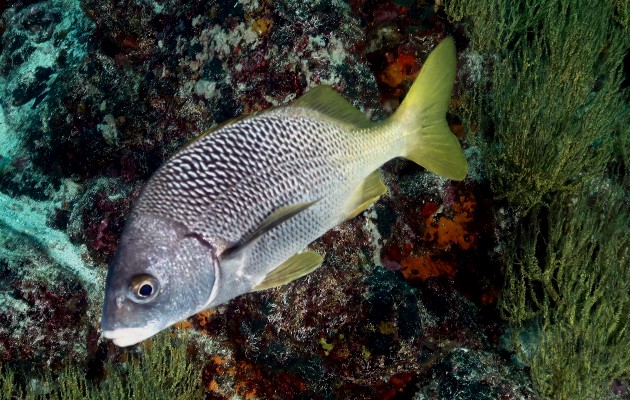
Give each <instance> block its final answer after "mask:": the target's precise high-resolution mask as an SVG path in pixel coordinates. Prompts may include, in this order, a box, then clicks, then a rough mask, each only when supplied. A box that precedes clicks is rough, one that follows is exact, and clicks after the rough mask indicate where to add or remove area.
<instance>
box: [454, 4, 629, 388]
mask: <svg viewBox="0 0 630 400" xmlns="http://www.w3.org/2000/svg"><path fill="white" fill-rule="evenodd" d="M629 4H630V3H629V2H628V1H625V0H622V1H604V2H600V3H598V6H597V7H594V6H592V5H591V4H589V3H588V2H581V1H578V0H527V1H524V2H508V1H501V0H488V1H474V0H463V1H456V2H455V1H453V2H449V3H448V4H447V6H446V8H447V13H448V14H449V15H450V16H451V18H453V19H454V20H456V21H462V25H463V26H464V27H465V29H466V32H467V35H468V37H469V38H470V39H471V42H470V46H469V49H468V50H467V52H466V53H465V54H464V55H463V57H464V58H465V59H467V60H475V59H477V60H478V59H482V60H483V61H481V62H479V61H477V64H478V65H482V66H483V67H485V71H486V73H485V74H483V73H482V74H478V75H475V74H471V76H473V77H474V78H475V79H471V82H468V83H469V84H470V83H472V87H470V85H469V87H467V88H466V89H464V90H463V92H462V98H461V101H460V103H461V105H462V107H461V109H460V112H461V116H462V119H463V122H464V125H465V126H466V127H467V128H469V131H475V130H476V132H475V133H474V134H472V135H471V136H472V137H471V138H470V139H471V140H472V142H473V143H474V144H475V145H476V146H478V148H479V149H480V150H481V153H482V155H483V160H484V165H483V166H484V171H483V174H484V175H485V177H486V178H487V179H488V180H489V182H490V185H491V187H492V190H493V193H494V195H495V197H496V199H497V200H498V201H499V203H498V204H501V205H502V206H505V207H506V209H507V210H508V212H511V215H513V217H514V218H513V221H514V223H513V225H510V224H508V227H507V228H504V229H503V235H502V237H500V238H499V239H500V240H501V242H502V249H503V252H502V253H503V256H504V260H505V269H504V273H505V286H504V288H503V291H502V294H501V298H500V301H499V309H500V311H501V313H502V316H503V317H504V318H505V319H506V320H507V321H508V322H509V323H510V325H511V326H512V328H514V329H513V330H514V332H515V333H516V334H514V335H513V340H514V346H515V348H517V349H518V348H524V347H528V348H531V346H529V345H527V346H525V345H526V344H525V343H519V342H521V341H522V338H523V337H525V336H527V335H524V333H526V331H527V330H528V329H530V330H531V329H534V330H536V331H537V332H538V333H537V334H536V335H535V337H536V343H535V345H534V349H533V351H528V352H521V354H520V356H521V357H522V358H523V359H524V361H525V362H526V363H527V364H528V365H529V366H530V367H531V376H532V380H533V382H534V384H535V387H536V389H537V391H538V392H539V394H540V396H541V397H542V398H547V399H552V398H553V399H577V398H580V399H590V398H605V397H606V394H607V393H608V394H610V387H611V384H612V382H613V380H615V379H630V353H629V352H628V351H627V344H628V343H630V322H629V321H628V319H627V316H628V315H630V298H629V296H628V294H629V293H630V254H629V253H630V223H629V221H630V207H629V205H628V200H627V199H628V198H629V197H630V193H628V188H629V185H628V173H627V171H629V170H630V168H629V167H630V162H629V150H628V149H629V148H630V132H629V130H628V126H630V109H629V106H628V100H629V93H628V90H627V88H626V89H624V88H623V85H624V84H623V78H624V77H623V73H624V70H623V68H624V67H623V61H624V57H627V52H628V48H629V47H630V25H629V15H630V13H629V10H630V7H629ZM473 72H474V71H473ZM482 72H483V71H482ZM626 72H627V71H626ZM626 79H628V77H626ZM625 85H626V86H627V82H626V83H625ZM475 128H476V129H475ZM499 219H501V218H499Z"/></svg>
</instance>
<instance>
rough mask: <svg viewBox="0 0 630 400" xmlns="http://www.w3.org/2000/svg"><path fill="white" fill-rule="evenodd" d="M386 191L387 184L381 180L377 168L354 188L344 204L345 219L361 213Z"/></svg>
mask: <svg viewBox="0 0 630 400" xmlns="http://www.w3.org/2000/svg"><path fill="white" fill-rule="evenodd" d="M385 192H387V186H385V184H384V183H383V181H382V180H381V172H380V171H379V170H378V169H377V170H376V171H374V172H372V173H371V174H370V175H368V177H367V178H365V180H364V181H363V182H361V184H360V185H359V186H358V187H357V188H356V189H355V190H354V192H353V193H352V196H351V197H350V200H349V201H348V203H347V205H346V210H347V211H346V218H345V219H346V221H347V220H349V219H352V218H354V217H356V216H357V215H359V214H361V213H362V212H363V211H364V210H365V209H366V208H368V207H369V206H371V205H372V204H374V203H375V202H376V201H377V200H378V199H379V198H380V197H381V196H382V195H383V194H385Z"/></svg>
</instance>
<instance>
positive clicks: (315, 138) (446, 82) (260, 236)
mask: <svg viewBox="0 0 630 400" xmlns="http://www.w3.org/2000/svg"><path fill="white" fill-rule="evenodd" d="M440 47H442V48H443V50H441V51H440V52H439V53H440V54H442V53H443V54H444V55H439V54H438V55H436V56H433V55H432V56H430V57H429V59H428V60H427V62H426V63H425V67H424V68H423V70H424V69H425V68H426V65H429V66H431V65H434V64H439V63H440V62H441V60H442V59H445V58H446V59H448V60H447V61H448V64H449V65H448V66H447V68H446V71H445V72H444V71H438V69H439V68H437V67H435V66H434V67H432V68H431V71H432V74H433V75H436V76H437V77H438V78H439V79H438V78H436V77H435V76H433V75H431V76H427V77H425V80H427V81H433V80H435V81H437V84H438V85H440V84H441V85H442V86H444V87H446V89H445V88H444V87H442V88H441V89H440V90H439V95H437V96H436V99H433V97H430V98H429V100H421V99H419V98H420V97H421V96H426V91H427V89H426V86H427V85H428V82H424V83H423V82H422V79H420V78H419V79H418V80H417V81H416V83H414V86H413V87H412V89H411V90H410V94H409V95H408V96H407V98H409V99H410V100H407V99H406V100H405V102H403V104H402V105H401V107H400V109H399V111H397V113H396V114H395V115H394V117H392V118H391V119H390V120H388V121H386V122H383V123H379V124H372V123H370V122H369V121H368V120H367V119H366V118H365V117H364V116H362V114H360V112H359V111H358V110H356V109H354V108H353V107H352V106H351V105H349V103H347V102H345V101H344V100H343V99H342V98H341V97H340V96H339V95H337V94H336V93H334V92H333V91H332V89H330V88H316V89H314V90H313V91H312V92H309V93H308V94H307V95H305V96H304V97H303V98H301V99H299V100H297V101H295V102H294V103H292V104H290V105H287V106H283V107H278V108H275V109H271V110H268V111H265V112H263V113H261V114H258V115H254V116H250V117H247V118H244V119H241V120H239V121H237V122H234V123H230V124H228V125H225V126H223V127H221V128H219V129H216V130H214V131H212V133H210V134H207V135H205V136H203V137H201V138H200V139H199V140H197V141H195V142H193V143H192V144H190V145H188V146H186V147H185V148H183V149H182V150H180V151H179V152H178V153H177V154H176V155H175V156H173V158H172V159H170V160H169V161H168V162H167V163H165V164H164V165H163V166H162V167H161V168H160V169H159V170H158V171H157V172H156V173H155V174H154V175H153V176H152V177H151V179H150V180H149V182H148V183H147V184H146V186H145V188H144V190H143V192H142V193H141V195H140V197H139V198H138V200H137V202H136V204H135V205H134V209H133V211H132V214H131V216H130V218H129V220H128V221H127V224H126V226H125V229H124V231H123V235H122V237H121V243H120V246H119V248H118V251H117V255H116V257H115V260H114V262H113V263H112V265H111V266H110V271H109V273H108V278H107V284H106V299H105V305H104V311H103V320H102V326H103V332H104V335H105V337H107V338H110V339H113V340H114V342H115V343H116V344H118V345H121V346H126V345H131V344H135V343H137V342H139V341H141V340H144V339H146V338H148V337H150V336H152V335H153V334H155V333H157V332H159V331H160V330H162V329H164V328H165V327H167V326H169V325H172V324H174V323H176V322H178V321H180V320H182V319H184V318H187V317H188V316H190V315H193V314H195V313H197V312H199V311H202V310H204V309H207V308H211V307H215V306H217V305H219V304H222V303H224V302H226V301H228V300H230V299H232V298H234V297H236V296H238V295H241V294H244V293H247V292H250V291H252V290H259V289H264V288H267V287H273V286H277V285H280V284H283V283H286V282H289V281H291V280H294V279H296V278H298V277H300V276H302V275H304V274H305V273H308V272H310V271H312V270H313V269H315V268H317V267H318V266H319V265H320V264H321V261H322V260H321V256H318V255H317V254H315V253H312V252H303V253H302V251H303V250H304V249H305V248H306V246H307V245H308V244H309V243H311V242H312V241H313V240H315V239H317V238H318V237H319V236H321V235H322V234H324V233H325V232H326V231H328V230H329V229H331V228H332V227H334V226H336V225H338V224H339V223H341V222H343V221H344V220H346V219H348V218H351V217H352V216H354V215H356V214H357V213H359V212H361V211H362V210H363V209H365V208H366V207H368V206H369V205H370V204H372V203H373V202H374V201H376V200H377V199H378V196H380V195H381V194H382V193H383V192H384V191H385V186H384V185H383V184H382V182H381V181H380V179H379V175H378V168H379V167H380V166H381V165H382V164H384V163H385V162H387V161H388V160H390V159H391V158H394V157H407V158H409V159H412V160H414V161H416V162H419V163H420V164H422V165H425V166H427V168H429V169H431V170H434V171H435V172H438V173H441V174H443V175H445V176H449V177H451V178H454V179H462V178H463V177H464V176H465V169H466V162H465V159H464V158H463V154H462V152H461V148H460V147H459V144H458V142H457V139H456V138H455V137H454V136H453V135H452V133H450V131H449V130H448V126H447V125H446V122H445V120H444V116H445V113H446V109H447V108H448V104H444V103H445V100H446V101H448V98H449V95H450V88H451V86H452V82H453V79H454V46H453V44H452V40H450V39H447V40H445V41H444V42H443V43H442V44H441V45H440V46H438V49H439V48H440ZM434 53H438V50H437V49H436V51H435V52H434ZM432 57H433V60H434V61H432V63H431V60H432ZM451 59H452V60H451ZM450 64H453V65H450ZM438 67H439V65H438ZM421 76H422V74H421ZM440 79H441V81H440ZM418 81H421V82H420V83H418ZM414 87H415V88H416V89H414ZM444 92H447V93H446V96H445V95H444ZM436 104H437V105H436ZM423 110H425V111H424V113H425V114H426V116H425V117H418V116H414V115H415V114H416V113H418V112H420V113H422V112H423ZM412 114H414V115H412ZM420 131H421V132H420ZM418 138H419V139H418ZM421 159H422V160H425V159H427V160H429V161H426V162H424V161H421Z"/></svg>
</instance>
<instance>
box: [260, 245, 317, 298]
mask: <svg viewBox="0 0 630 400" xmlns="http://www.w3.org/2000/svg"><path fill="white" fill-rule="evenodd" d="M323 261H324V258H323V257H322V256H321V255H319V254H317V253H315V252H314V251H305V252H302V253H298V254H296V255H294V256H293V257H291V258H289V259H288V260H286V261H285V262H283V263H282V264H280V265H279V266H278V267H276V269H274V270H273V271H271V272H270V273H268V274H267V276H266V277H265V279H264V280H263V281H262V282H260V283H259V284H258V285H256V286H254V288H253V289H254V290H265V289H270V288H273V287H277V286H281V285H285V284H287V283H289V282H292V281H294V280H296V279H298V278H301V277H303V276H304V275H306V274H309V273H311V272H313V271H315V270H316V269H317V268H319V266H320V265H322V262H323Z"/></svg>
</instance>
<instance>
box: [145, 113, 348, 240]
mask: <svg viewBox="0 0 630 400" xmlns="http://www.w3.org/2000/svg"><path fill="white" fill-rule="evenodd" d="M347 135H348V134H347V132H345V131H344V130H343V129H341V128H340V127H338V126H336V125H335V124H333V123H330V122H326V121H320V120H318V119H315V118H308V117H296V118H287V117H286V116H285V115H282V113H279V114H275V115H274V114H273V113H265V114H262V115H259V116H255V117H251V118H247V119H244V120H241V121H239V122H237V123H234V124H231V125H227V126H225V127H223V128H220V129H219V130H217V131H215V132H212V133H211V134H208V135H206V136H204V137H202V138H201V139H199V140H198V141H196V142H193V143H192V144H190V145H189V146H187V147H185V148H184V149H182V150H180V152H178V153H177V154H176V155H175V156H174V157H173V158H172V159H171V160H169V161H168V162H167V163H166V164H164V165H163V166H162V167H161V168H160V169H159V170H158V171H157V172H156V174H155V175H154V176H153V177H152V178H151V180H150V181H149V183H148V184H147V186H146V188H145V190H144V191H143V193H142V195H141V198H140V199H139V201H138V203H137V207H136V210H135V211H136V212H138V213H150V214H154V215H159V216H161V217H167V218H170V219H173V220H175V221H178V222H181V223H183V224H185V226H187V227H188V228H189V229H190V230H191V231H193V232H195V233H196V234H200V235H202V237H205V238H216V237H219V238H221V239H223V240H225V241H227V242H231V243H234V242H236V241H238V240H239V239H241V238H242V237H243V236H246V235H247V234H248V233H251V232H252V231H253V230H254V229H255V228H256V226H258V225H259V224H260V222H261V221H262V220H264V218H266V217H267V216H268V215H269V214H271V213H272V212H273V211H274V210H276V209H278V208H279V207H282V206H286V205H289V204H295V203H299V202H305V201H314V200H317V199H319V198H321V197H323V196H325V195H326V193H325V191H326V190H327V189H329V187H330V185H332V184H343V183H344V181H345V180H346V178H345V177H344V174H343V168H342V166H341V165H340V163H342V162H343V155H344V154H348V152H349V151H350V149H349V148H348V146H350V145H351V144H350V143H349V142H348V141H347V140H344V139H346V138H347Z"/></svg>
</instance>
